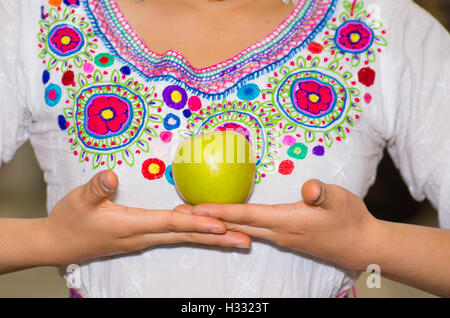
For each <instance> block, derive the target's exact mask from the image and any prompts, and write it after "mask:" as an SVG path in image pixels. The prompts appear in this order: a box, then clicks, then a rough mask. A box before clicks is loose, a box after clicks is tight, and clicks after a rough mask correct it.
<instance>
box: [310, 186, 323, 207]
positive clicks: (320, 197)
mask: <svg viewBox="0 0 450 318" xmlns="http://www.w3.org/2000/svg"><path fill="white" fill-rule="evenodd" d="M319 189H320V191H319V196H318V197H317V198H316V199H315V200H314V201H313V202H312V203H313V204H317V203H319V202H320V200H321V199H322V192H323V187H322V182H320V181H319Z"/></svg>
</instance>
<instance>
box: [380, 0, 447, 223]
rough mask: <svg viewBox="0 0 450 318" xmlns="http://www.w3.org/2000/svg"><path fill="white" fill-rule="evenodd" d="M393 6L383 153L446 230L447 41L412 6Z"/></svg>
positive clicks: (444, 33) (436, 26) (443, 32)
mask: <svg viewBox="0 0 450 318" xmlns="http://www.w3.org/2000/svg"><path fill="white" fill-rule="evenodd" d="M396 2H397V0H396ZM400 2H402V3H403V5H400V4H399V3H400ZM398 6H399V7H398V8H400V7H401V6H403V10H401V11H400V12H398V16H397V18H398V19H399V21H398V22H397V23H395V25H394V24H393V27H394V26H395V27H398V30H400V32H396V31H394V30H393V31H392V32H396V34H395V35H394V36H393V38H392V44H393V46H394V48H393V51H392V52H391V53H390V55H388V59H389V60H390V61H389V62H386V63H389V66H390V71H389V72H391V74H388V75H389V77H390V79H391V81H388V82H389V84H386V83H384V84H383V90H384V98H385V101H386V104H387V105H388V107H392V108H393V109H395V110H394V111H393V112H394V114H393V116H392V118H394V121H393V123H392V127H393V129H392V134H391V136H390V138H389V140H388V151H389V153H390V155H391V157H392V159H393V161H394V162H395V164H396V166H397V168H398V169H399V170H400V173H401V175H402V177H403V179H404V180H405V182H406V183H407V185H408V186H409V191H410V193H411V194H412V196H413V197H414V198H415V199H416V200H423V199H425V198H428V199H429V200H430V202H431V203H432V205H433V206H434V208H435V209H437V210H438V211H439V220H440V226H441V227H443V228H450V94H449V88H450V80H449V76H450V35H449V33H448V32H447V31H446V30H445V29H444V27H443V26H442V25H440V24H439V23H438V22H437V21H436V20H435V19H434V18H432V17H431V16H430V15H429V14H428V13H427V12H425V11H424V10H423V9H422V8H420V7H419V6H417V5H416V4H414V3H413V2H412V1H409V0H408V1H404V0H401V1H399V2H398ZM400 9H402V8H400ZM398 23H400V25H398ZM390 75H392V76H390ZM392 80H394V81H397V83H394V82H392Z"/></svg>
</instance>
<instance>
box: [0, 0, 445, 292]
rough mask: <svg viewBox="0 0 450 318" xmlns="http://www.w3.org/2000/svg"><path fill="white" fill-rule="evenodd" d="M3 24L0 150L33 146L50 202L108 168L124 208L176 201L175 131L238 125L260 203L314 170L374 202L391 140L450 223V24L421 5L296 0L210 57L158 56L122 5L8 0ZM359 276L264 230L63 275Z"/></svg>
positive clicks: (274, 279)
mask: <svg viewBox="0 0 450 318" xmlns="http://www.w3.org/2000/svg"><path fill="white" fill-rule="evenodd" d="M0 32H1V33H0V40H1V41H0V158H1V160H2V161H8V160H10V159H11V158H12V157H13V155H14V152H15V151H16V150H17V148H18V147H19V146H20V145H21V144H22V143H23V142H24V141H25V140H27V139H29V140H30V141H31V143H32V145H33V147H34V150H35V152H36V155H37V158H38V160H39V163H40V166H41V168H42V170H43V171H44V174H45V180H46V182H47V184H48V201H47V208H48V211H49V212H50V211H51V210H52V207H53V206H54V204H55V203H56V202H57V201H58V200H60V199H61V198H62V197H63V196H65V195H66V194H67V193H68V192H70V191H71V190H72V189H73V188H74V187H76V186H78V185H81V184H84V183H86V182H87V181H88V180H89V179H90V178H91V177H92V176H93V175H94V174H96V173H97V172H99V171H100V170H102V169H113V170H114V171H115V172H116V173H117V174H118V176H119V180H120V187H119V190H118V193H117V195H116V197H115V201H116V202H117V203H121V204H125V205H129V206H134V207H140V208H147V209H152V208H154V209H172V208H173V207H175V206H176V205H178V204H180V203H182V200H181V199H180V197H179V196H178V194H177V192H176V190H175V188H174V186H173V180H172V175H171V158H172V154H173V152H174V150H175V148H176V146H177V145H178V142H179V141H180V140H182V139H183V138H185V137H189V136H192V135H196V134H199V133H203V132H211V131H216V130H222V129H224V128H226V129H234V130H235V131H238V132H240V133H242V134H243V135H244V136H245V137H246V138H247V139H248V140H249V141H250V143H251V144H252V146H253V148H254V149H255V152H256V155H257V160H258V162H257V175H256V176H255V178H256V186H255V190H254V193H253V195H252V197H251V199H250V202H254V203H266V204H275V203H286V202H295V201H298V200H301V199H302V198H301V192H300V189H301V186H302V185H303V183H304V182H305V181H307V180H308V179H311V178H319V179H321V180H322V181H324V182H328V183H333V184H338V185H340V186H343V187H345V188H347V189H349V190H350V191H352V192H353V193H355V194H357V195H358V196H359V197H361V198H363V197H364V196H365V194H366V193H367V191H368V189H369V187H370V186H371V184H372V183H373V182H374V179H375V174H376V168H377V165H378V163H379V161H380V159H381V156H382V151H383V149H384V148H385V147H387V148H388V150H389V153H390V155H391V156H392V158H393V159H394V162H395V163H396V165H397V167H398V169H399V170H400V172H401V174H402V176H403V178H404V180H405V181H406V183H407V184H408V186H409V189H410V192H411V194H412V195H413V196H414V197H415V198H416V199H418V200H421V199H423V198H425V197H427V198H428V199H429V200H430V201H431V202H432V204H433V205H434V207H435V208H436V209H438V210H439V217H440V225H441V226H442V227H444V228H450V195H449V191H450V164H449V163H448V158H449V157H450V125H449V124H448V123H449V121H450V105H449V103H448V100H449V97H450V96H449V85H450V81H449V73H450V58H449V57H450V37H449V34H448V33H447V31H446V30H445V29H444V28H443V27H442V26H440V25H439V24H438V23H437V22H436V21H435V20H434V19H432V18H431V17H430V16H429V15H428V14H427V13H425V12H424V11H423V10H422V9H420V8H419V7H417V6H416V5H415V4H413V2H412V1H410V0H395V1H394V0H391V1H386V0H384V1H383V0H365V1H364V2H363V1H359V0H351V1H343V0H300V1H299V2H298V4H296V6H295V9H294V10H293V11H292V13H291V14H290V15H289V16H288V17H287V18H286V19H285V20H284V22H283V23H281V24H280V25H279V26H278V27H277V28H276V29H275V30H274V31H273V32H272V33H271V34H269V35H267V36H266V37H264V38H263V39H261V40H260V41H259V42H257V43H255V44H254V45H251V46H250V47H248V48H247V49H246V50H244V51H242V52H241V53H239V54H238V55H236V56H234V57H232V58H230V59H229V60H227V61H224V62H222V63H219V64H217V65H214V66H211V67H207V68H203V69H195V68H193V67H192V66H191V65H190V64H189V62H188V61H187V60H186V59H185V58H184V57H183V56H182V55H180V54H179V53H177V52H175V51H169V52H167V54H165V55H158V54H156V53H154V52H152V51H151V50H150V49H149V48H148V47H147V46H146V45H145V44H144V43H143V41H142V40H141V39H140V37H139V35H138V34H136V32H135V31H134V30H133V28H132V27H131V26H130V25H129V24H128V22H127V19H126V17H124V16H123V14H122V13H121V11H120V9H119V7H118V5H117V3H116V2H115V1H114V0H95V1H94V0H64V1H61V0H51V1H48V0H45V1H44V0H39V1H37V0H20V1H7V0H0ZM150 165H152V169H149V166H150ZM155 165H156V166H157V167H158V169H155ZM323 235H327V234H326V233H323ZM356 274H357V273H355V272H353V271H347V270H344V269H342V268H339V267H337V266H335V265H333V264H330V263H328V262H325V261H321V260H318V259H315V258H313V257H310V256H307V255H303V254H301V253H298V252H294V251H292V250H289V249H284V248H279V247H277V246H275V245H274V244H271V243H268V242H265V241H260V240H255V241H254V243H253V246H252V248H251V250H250V251H246V252H243V251H237V250H235V249H226V248H218V247H209V246H208V247H206V246H201V245H194V244H181V245H170V246H168V245H167V246H158V247H152V248H148V249H145V250H143V251H140V252H135V253H130V254H127V255H120V256H115V257H106V258H98V259H94V260H90V261H88V262H85V263H83V264H79V267H78V268H76V269H75V270H74V271H73V272H71V273H68V274H67V277H68V279H69V281H70V282H71V283H72V284H73V287H74V288H75V291H76V292H78V293H79V294H80V295H82V296H84V297H335V296H337V295H342V292H343V291H345V290H347V289H348V288H350V287H351V286H352V284H353V282H354V279H355V278H356Z"/></svg>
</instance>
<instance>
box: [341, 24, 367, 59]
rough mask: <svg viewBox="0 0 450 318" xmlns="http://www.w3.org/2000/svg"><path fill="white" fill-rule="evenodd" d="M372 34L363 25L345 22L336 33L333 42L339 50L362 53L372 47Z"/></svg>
mask: <svg viewBox="0 0 450 318" xmlns="http://www.w3.org/2000/svg"><path fill="white" fill-rule="evenodd" d="M373 40H374V34H373V31H372V29H370V28H369V27H368V26H367V25H366V24H365V23H363V22H359V21H347V22H346V23H344V24H343V25H341V26H340V27H339V28H338V29H337V31H336V38H335V42H336V45H337V47H338V49H339V50H341V51H344V52H350V53H362V52H365V51H367V50H368V49H369V48H370V46H371V45H372V43H373Z"/></svg>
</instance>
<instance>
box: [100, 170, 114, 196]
mask: <svg viewBox="0 0 450 318" xmlns="http://www.w3.org/2000/svg"><path fill="white" fill-rule="evenodd" d="M100 185H101V186H102V188H103V189H104V190H105V191H106V192H110V191H111V188H110V187H109V186H108V178H107V177H106V173H102V174H101V175H100Z"/></svg>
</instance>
